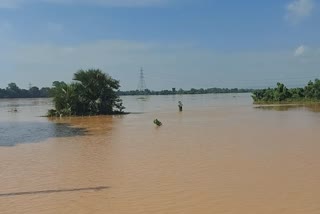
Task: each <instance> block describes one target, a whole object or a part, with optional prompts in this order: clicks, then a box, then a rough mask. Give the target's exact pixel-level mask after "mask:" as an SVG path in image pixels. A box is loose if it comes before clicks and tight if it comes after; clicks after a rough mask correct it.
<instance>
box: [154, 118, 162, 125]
mask: <svg viewBox="0 0 320 214" xmlns="http://www.w3.org/2000/svg"><path fill="white" fill-rule="evenodd" d="M153 123H154V124H156V125H157V126H162V123H161V122H160V121H159V120H158V119H155V120H154V121H153Z"/></svg>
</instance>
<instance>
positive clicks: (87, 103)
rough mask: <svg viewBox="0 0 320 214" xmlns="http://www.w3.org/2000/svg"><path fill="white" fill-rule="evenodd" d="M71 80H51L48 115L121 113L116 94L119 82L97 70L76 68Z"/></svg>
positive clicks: (120, 104) (119, 102)
mask: <svg viewBox="0 0 320 214" xmlns="http://www.w3.org/2000/svg"><path fill="white" fill-rule="evenodd" d="M73 80H74V82H72V83H70V84H66V83H64V82H58V81H56V82H53V88H52V93H53V102H54V106H55V109H51V110H49V112H48V116H87V115H109V114H121V113H123V110H124V107H123V106H122V100H121V99H120V98H119V96H118V94H117V92H116V91H117V90H118V89H119V88H120V85H119V81H118V80H115V79H112V78H111V77H110V76H109V75H108V74H105V73H103V72H102V71H101V70H95V69H90V70H86V71H85V70H80V71H78V72H76V73H75V74H74V78H73Z"/></svg>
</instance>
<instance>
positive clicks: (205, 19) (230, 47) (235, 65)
mask: <svg viewBox="0 0 320 214" xmlns="http://www.w3.org/2000/svg"><path fill="white" fill-rule="evenodd" d="M319 21H320V2H319V1H318V0H268V1H256V0H242V1H237V0H233V1H231V0H197V1H196V0H0V47H1V48H0V65H1V67H0V74H1V78H0V87H2V88H3V87H6V85H7V84H8V83H9V82H16V83H17V84H18V85H19V86H20V87H24V88H26V87H27V86H28V84H29V83H31V84H33V85H37V86H41V87H42V86H50V85H51V83H52V81H54V80H63V81H66V82H69V81H71V79H72V74H73V73H74V72H75V71H77V70H78V69H81V68H82V69H87V68H101V69H102V70H103V71H105V72H107V73H109V74H110V75H111V76H113V77H114V78H116V79H119V80H120V81H121V85H122V89H123V90H128V89H136V88H137V85H138V77H139V69H140V67H141V66H143V67H144V70H145V76H146V82H147V86H148V88H150V89H164V88H171V87H176V88H191V87H196V88H201V87H203V88H207V87H240V88H243V87H252V88H258V87H267V86H273V85H275V84H276V82H277V81H282V82H284V83H286V84H287V85H289V86H302V85H304V84H305V83H306V82H307V81H308V80H309V79H314V78H316V77H320V75H319V74H320V69H319V68H320V27H319V26H320V25H319V23H320V22H319Z"/></svg>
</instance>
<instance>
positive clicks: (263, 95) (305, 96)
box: [252, 79, 320, 104]
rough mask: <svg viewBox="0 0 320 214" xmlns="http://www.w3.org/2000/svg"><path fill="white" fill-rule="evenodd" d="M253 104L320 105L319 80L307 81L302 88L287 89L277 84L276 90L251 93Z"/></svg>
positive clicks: (261, 90) (269, 89) (270, 89)
mask: <svg viewBox="0 0 320 214" xmlns="http://www.w3.org/2000/svg"><path fill="white" fill-rule="evenodd" d="M252 98H253V100H254V104H291V103H292V104H300V103H320V80H319V79H315V80H314V81H309V83H308V84H307V85H306V86H305V87H304V88H290V89H289V88H287V87H286V86H285V85H284V84H282V83H277V87H276V88H267V89H260V90H255V91H253V95H252Z"/></svg>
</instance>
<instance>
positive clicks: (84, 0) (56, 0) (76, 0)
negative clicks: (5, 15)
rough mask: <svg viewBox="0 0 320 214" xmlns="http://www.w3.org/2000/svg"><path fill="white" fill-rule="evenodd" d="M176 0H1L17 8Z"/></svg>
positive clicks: (148, 3) (1, 3) (0, 3)
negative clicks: (42, 5)
mask: <svg viewBox="0 0 320 214" xmlns="http://www.w3.org/2000/svg"><path fill="white" fill-rule="evenodd" d="M169 1H174V0H0V8H16V7H20V6H22V5H27V4H36V3H51V4H69V5H101V6H106V7H147V6H159V5H163V4H166V3H168V2H169Z"/></svg>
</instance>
